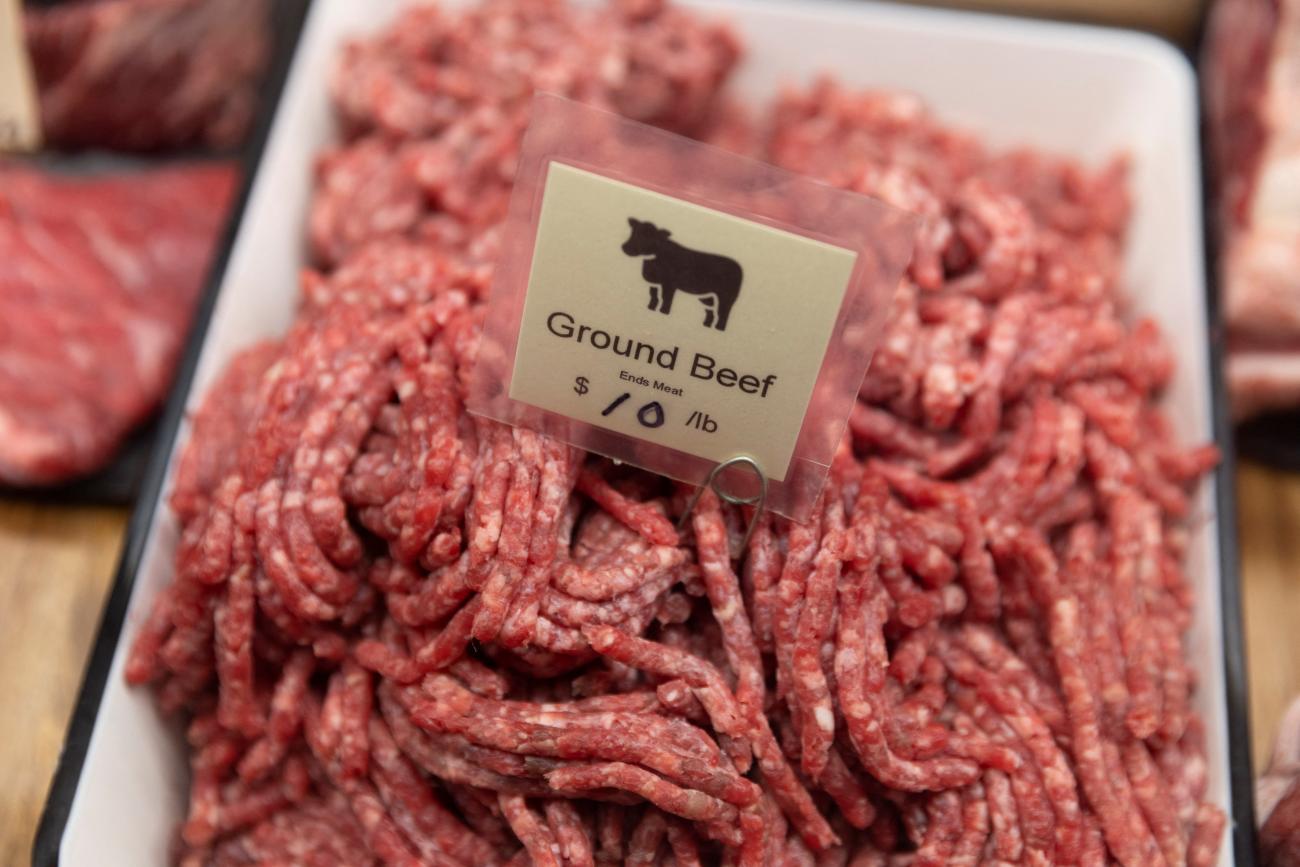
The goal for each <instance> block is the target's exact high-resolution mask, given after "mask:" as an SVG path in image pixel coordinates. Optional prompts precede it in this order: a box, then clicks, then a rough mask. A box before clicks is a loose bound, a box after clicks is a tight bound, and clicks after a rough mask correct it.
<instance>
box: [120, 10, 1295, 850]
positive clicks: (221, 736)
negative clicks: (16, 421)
mask: <svg viewBox="0 0 1300 867" xmlns="http://www.w3.org/2000/svg"><path fill="white" fill-rule="evenodd" d="M505 57H513V58H514V60H512V61H510V62H509V63H505V62H503V60H502V58H505ZM734 60H735V44H734V41H733V40H732V39H731V37H729V36H728V35H727V34H726V32H725V31H724V30H722V29H720V28H718V27H717V26H716V25H713V24H710V23H708V22H704V21H699V20H696V19H695V18H693V17H691V16H689V15H687V14H686V13H683V12H679V11H677V10H674V9H671V8H669V7H667V6H665V5H664V4H663V3H661V2H658V0H620V2H617V3H614V4H613V5H610V6H607V7H603V8H599V9H591V8H584V10H583V11H574V10H569V9H568V8H567V7H565V6H564V5H563V4H562V3H560V2H558V0H490V2H487V3H484V4H482V5H481V6H476V7H473V8H471V9H470V10H469V11H464V12H456V11H451V10H445V9H442V8H441V7H439V6H436V5H433V4H419V5H416V6H413V7H412V8H411V9H410V10H408V11H407V12H406V13H404V14H403V15H402V17H401V18H400V19H399V21H398V22H397V23H396V24H394V25H393V26H391V27H390V28H388V29H386V30H383V31H381V32H379V33H378V34H377V35H375V36H372V37H367V38H366V39H363V40H360V41H358V42H355V43H352V44H351V45H350V46H349V47H348V48H346V49H345V51H344V57H343V59H342V62H341V65H340V66H339V72H338V74H337V76H336V77H335V78H334V79H333V81H332V88H333V98H334V100H335V105H336V108H337V111H338V116H339V119H340V121H341V128H342V130H343V137H342V139H341V141H340V142H339V143H338V144H337V145H336V146H335V147H334V148H333V149H332V150H331V151H330V152H329V153H327V154H325V155H323V157H322V159H321V161H320V163H319V165H318V166H317V169H318V173H317V195H316V199H315V201H314V203H313V207H312V214H311V223H310V226H309V240H310V246H311V251H312V256H313V260H314V262H315V267H313V268H312V269H309V270H308V271H307V272H306V274H305V275H304V277H303V293H304V302H303V308H302V312H301V314H300V316H299V317H298V319H297V321H296V322H295V324H294V325H293V326H292V328H291V329H290V330H289V332H288V333H287V334H286V335H285V336H284V338H283V339H281V340H279V341H276V342H274V343H270V344H266V345H263V346H261V347H257V348H254V349H252V350H249V351H248V352H247V353H246V354H244V355H241V356H239V357H238V358H237V359H236V360H235V362H234V363H233V365H232V367H231V369H230V370H229V371H228V372H227V373H226V375H225V376H223V377H221V378H220V379H219V380H218V382H217V384H216V385H215V386H214V389H213V390H212V392H211V393H210V395H209V397H208V398H207V400H206V402H205V403H204V404H203V405H202V406H200V408H199V409H198V410H197V412H196V414H195V415H194V423H193V425H192V434H191V440H190V443H189V444H188V446H187V447H185V448H184V449H183V450H182V453H181V456H180V461H179V474H178V477H177V486H176V491H175V494H174V495H173V508H174V510H175V512H176V515H177V517H178V520H179V524H180V531H181V532H180V543H179V545H178V549H177V563H176V571H175V579H174V581H173V583H172V584H171V586H169V587H168V588H167V589H166V590H165V591H164V593H163V594H162V595H161V596H160V597H159V600H158V603H157V607H156V609H155V610H154V611H153V612H152V614H151V615H150V616H149V617H148V618H147V619H146V621H145V622H144V623H143V624H142V625H141V628H140V631H139V632H138V639H137V643H136V645H135V647H134V648H133V651H132V654H131V656H130V659H129V660H128V666H127V673H128V676H129V677H130V678H131V680H132V681H133V682H136V683H146V682H147V683H150V684H152V685H154V686H155V687H156V688H157V689H158V690H159V693H160V700H161V701H162V702H163V705H164V707H165V708H168V709H170V710H171V711H172V712H177V713H185V714H188V715H189V716H190V717H191V719H192V724H191V727H190V735H191V737H190V742H191V754H192V756H193V764H194V768H195V773H194V777H193V780H194V785H193V791H192V795H191V812H190V815H189V816H188V817H187V821H186V823H185V825H184V828H183V833H182V843H183V852H182V853H181V855H182V858H183V859H184V860H185V861H186V863H193V864H205V863H221V864H224V863H230V864H240V863H250V862H256V861H258V860H259V859H260V860H262V861H266V860H272V861H274V860H275V859H277V858H279V859H280V861H281V862H284V861H289V862H291V863H292V859H293V857H294V854H293V853H297V852H301V851H309V850H311V849H312V848H316V849H319V850H320V851H321V852H328V853H331V854H335V853H339V855H340V857H343V853H346V856H347V857H346V859H345V860H346V863H349V864H351V863H357V864H366V863H386V864H408V863H410V864H414V863H426V864H435V865H440V867H443V865H445V867H455V865H464V867H469V865H476V864H489V865H505V864H512V865H526V864H538V863H542V864H554V865H556V867H570V865H574V867H584V865H588V864H591V865H596V864H600V865H606V864H625V863H628V864H647V865H652V864H653V865H657V864H669V863H671V864H675V865H678V867H688V865H693V864H709V865H713V864H726V865H738V867H739V865H744V867H759V865H813V867H839V865H848V864H853V865H883V864H894V865H900V867H901V865H907V864H979V863H997V864H1017V863H1027V864H1050V863H1061V864H1083V865H1094V864H1095V865H1101V864H1106V863H1116V862H1118V863H1121V864H1125V865H1136V864H1158V863H1161V862H1164V863H1168V864H1171V865H1172V864H1177V863H1187V864H1205V863H1208V860H1209V859H1210V858H1212V857H1213V855H1214V854H1215V852H1217V848H1218V846H1219V845H1220V842H1221V839H1220V838H1221V836H1222V821H1223V817H1222V814H1221V813H1220V812H1218V810H1217V808H1216V807H1215V806H1214V805H1212V804H1209V803H1207V802H1206V800H1205V760H1204V744H1203V734H1202V732H1203V727H1202V726H1201V725H1200V721H1199V720H1198V719H1197V718H1196V715H1195V713H1194V712H1193V710H1192V708H1191V705H1190V695H1191V691H1192V688H1193V683H1192V680H1191V678H1190V677H1188V672H1187V671H1186V668H1185V666H1177V665H1169V664H1167V663H1171V662H1173V661H1175V660H1176V659H1177V658H1178V656H1179V653H1180V651H1179V649H1178V647H1179V644H1180V642H1181V638H1182V635H1183V632H1184V630H1185V629H1186V628H1187V625H1188V623H1189V622H1190V613H1191V609H1190V606H1191V604H1192V599H1191V597H1190V593H1189V591H1188V588H1187V585H1186V581H1185V579H1184V577H1183V575H1182V573H1181V569H1180V558H1181V554H1182V550H1183V548H1184V547H1185V539H1186V533H1187V528H1186V525H1185V524H1184V522H1185V521H1186V520H1187V517H1188V512H1189V508H1188V505H1189V497H1190V495H1191V491H1192V485H1193V484H1194V483H1195V481H1196V479H1197V478H1198V477H1199V476H1200V475H1201V474H1202V473H1204V472H1205V471H1206V470H1208V469H1209V468H1210V467H1211V466H1212V465H1213V463H1214V459H1215V455H1214V452H1213V450H1212V449H1206V448H1204V447H1199V448H1191V449H1188V448H1184V447H1182V446H1180V445H1179V444H1178V443H1177V442H1176V441H1175V440H1174V439H1173V437H1172V436H1171V435H1170V432H1169V426H1168V424H1166V423H1165V422H1163V420H1161V418H1160V416H1159V415H1158V411H1157V410H1156V409H1155V405H1156V401H1157V399H1158V397H1159V395H1160V391H1161V389H1162V387H1163V386H1164V384H1165V383H1166V382H1168V379H1169V376H1170V368H1169V360H1168V354H1167V353H1166V352H1164V351H1163V350H1162V349H1161V347H1160V344H1159V333H1158V330H1156V329H1155V328H1154V327H1153V325H1152V324H1151V323H1133V322H1132V321H1131V319H1130V317H1129V316H1128V314H1127V311H1126V310H1125V307H1124V305H1123V300H1122V299H1123V295H1122V294H1121V288H1122V287H1121V286H1120V283H1119V279H1118V276H1117V275H1118V273H1119V268H1118V256H1119V255H1120V253H1119V251H1120V247H1121V242H1122V237H1121V236H1122V231H1123V226H1124V218H1125V215H1126V209H1127V207H1128V198H1127V192H1126V188H1125V183H1124V173H1123V161H1122V160H1114V161H1110V162H1107V163H1105V164H1104V165H1102V166H1100V167H1098V168H1096V169H1093V168H1089V167H1086V166H1082V165H1079V164H1076V163H1074V162H1072V161H1069V160H1065V159H1061V158H1058V157H1054V156H1051V155H1043V154H1038V153H1035V152H1029V151H1023V150H1022V151H1015V152H1011V153H998V152H992V151H989V150H986V149H985V148H984V147H983V145H981V144H980V142H978V141H977V140H975V139H974V138H972V137H971V136H968V135H966V134H964V133H961V132H960V131H956V130H953V129H951V128H949V127H947V126H944V125H943V124H941V123H940V122H939V121H938V120H936V119H935V118H933V117H932V116H930V115H929V114H928V113H927V111H926V110H925V108H924V106H923V105H922V104H921V103H920V102H919V101H917V100H916V99H915V98H913V97H908V96H900V95H897V94H891V93H881V92H872V91H866V92H857V91H849V90H846V89H844V88H842V87H840V86H838V85H836V84H834V83H833V82H823V83H820V84H818V85H815V86H814V87H813V88H811V89H809V90H805V91H790V92H788V93H787V94H786V95H785V96H784V97H782V99H781V100H780V101H779V102H778V103H777V104H776V106H775V107H774V108H773V109H772V110H771V112H770V113H769V114H768V115H767V116H766V117H765V118H758V117H756V118H755V119H754V121H753V123H752V125H751V129H750V130H749V131H748V132H746V133H745V134H744V135H740V134H739V133H737V132H735V131H732V132H729V133H727V135H726V136H723V139H724V140H728V141H737V142H745V143H747V144H746V146H747V148H749V150H750V152H751V153H752V154H753V155H755V156H759V157H762V158H765V159H768V160H769V161H774V162H777V163H781V164H783V165H785V166H787V167H789V168H792V169H795V170H798V171H801V172H805V173H809V174H812V175H815V176H818V177H820V178H821V179H823V180H825V181H828V182H830V183H835V184H838V185H841V186H844V187H847V188H850V189H857V190H860V191H866V192H870V193H873V194H875V195H878V196H880V197H883V198H885V199H887V200H889V201H891V202H894V203H895V204H897V205H900V206H902V207H906V208H910V209H912V210H914V211H916V212H917V213H918V214H919V215H920V216H921V217H922V219H923V220H924V221H925V222H926V228H925V231H924V232H923V235H922V238H921V240H920V241H919V242H918V250H917V258H916V260H915V262H914V264H913V267H912V269H911V271H910V273H909V276H908V277H907V278H906V279H904V280H902V281H901V282H900V285H899V287H898V289H897V292H896V294H895V297H894V299H893V300H892V303H891V305H890V308H889V312H888V316H887V322H886V326H885V330H884V334H883V336H882V343H881V347H880V349H879V351H878V352H877V353H876V357H875V360H874V362H873V364H872V367H871V369H870V371H869V372H868V374H867V378H866V381H864V383H863V386H862V389H861V392H860V394H859V398H858V401H857V404H856V406H855V407H854V409H853V411H852V416H851V419H850V425H849V431H848V433H847V435H846V437H845V440H844V441H843V443H841V444H840V447H839V449H838V450H837V453H836V456H835V459H834V463H833V466H832V467H831V468H830V473H829V481H828V484H827V486H826V488H825V490H824V492H823V493H822V496H821V499H820V501H819V503H818V505H817V508H816V509H815V513H814V515H813V516H812V518H811V519H810V520H809V521H807V522H805V523H802V524H800V523H794V522H790V521H787V520H785V519H783V518H778V517H774V516H770V515H762V516H759V517H758V518H757V520H758V524H757V526H756V528H755V532H754V534H753V537H752V539H751V541H750V543H749V546H748V549H747V550H739V546H740V539H741V536H742V533H743V531H744V528H745V527H746V525H747V523H748V522H749V521H751V520H753V519H754V516H753V514H752V512H751V511H750V510H745V509H739V508H735V507H733V506H730V505H727V504H724V503H722V502H720V501H719V500H718V499H717V498H716V497H715V496H713V495H712V494H710V493H708V492H705V493H704V494H703V495H702V496H701V497H700V498H699V499H698V501H697V502H696V504H695V506H694V511H693V513H692V514H689V515H687V514H684V513H683V510H684V509H685V507H686V504H687V503H688V502H689V500H690V498H691V497H690V495H691V494H692V493H693V492H692V491H690V490H688V489H684V488H682V487H681V486H679V485H675V484H674V483H672V482H669V481H668V480H666V479H663V478H659V477H656V476H652V475H650V474H647V473H642V472H639V471H637V470H635V469H633V468H630V467H627V466H616V465H614V464H613V463H611V462H610V461H608V460H606V459H603V458H599V457H595V456H589V455H586V454H583V453H581V452H579V451H577V450H575V449H572V448H571V447H569V446H566V445H564V444H562V443H559V442H555V441H552V440H550V439H548V438H547V437H545V436H542V435H540V434H537V433H534V432H531V431H527V430H516V429H511V428H508V427H505V426H503V425H500V424H498V423H496V422H492V421H488V420H485V419H481V418H477V417H474V416H471V415H469V414H467V413H466V411H465V400H466V396H467V395H466V388H467V383H468V382H469V380H470V375H469V374H470V371H471V370H472V368H473V364H474V361H475V355H476V352H477V343H476V341H477V337H478V335H479V333H480V331H481V328H482V323H483V317H484V309H485V305H484V301H483V300H482V299H483V298H484V296H485V294H486V291H487V287H488V285H490V281H491V270H492V265H493V264H494V262H495V258H496V255H497V252H498V250H499V243H500V240H499V234H498V229H499V221H500V219H501V216H502V214H503V213H504V210H503V209H504V206H505V202H506V201H507V199H508V194H509V190H510V180H509V179H510V176H511V172H512V171H513V159H514V156H515V154H516V153H517V150H518V146H519V136H520V133H521V130H522V129H523V114H522V112H523V107H524V106H526V104H527V98H526V97H527V96H528V94H529V93H530V92H531V91H532V90H533V89H534V88H536V87H540V86H544V87H545V88H546V89H549V90H558V91H561V92H565V93H568V94H570V95H572V96H577V97H579V98H581V99H584V100H586V101H588V102H592V103H595V104H597V105H603V106H605V107H610V108H614V109H616V110H619V111H622V112H624V113H626V114H630V115H632V116H635V117H638V118H641V119H644V120H651V121H654V122H657V123H660V124H662V125H664V126H666V127H669V128H671V129H675V130H678V131H681V132H685V133H688V134H692V135H696V136H700V137H715V136H719V135H720V133H719V131H718V128H717V126H716V125H715V124H713V123H712V122H711V121H710V119H709V113H710V108H711V107H713V106H717V105H723V104H724V103H723V102H722V101H723V100H725V99H726V97H725V95H724V94H723V92H722V90H721V88H720V85H721V82H722V80H723V79H724V78H725V77H726V72H727V70H728V69H729V68H730V65H731V63H732V62H733V61H734ZM730 116H732V117H734V115H730ZM729 122H730V121H729ZM1117 597H1122V599H1123V600H1125V604H1126V605H1127V606H1129V607H1128V609H1127V610H1117V606H1116V599H1117ZM1283 818H1285V815H1284V816H1283ZM295 821H296V822H300V823H301V826H302V828H303V830H302V831H301V833H300V834H297V835H295V833H294V832H293V831H292V830H291V828H290V827H289V826H288V824H286V823H290V822H295ZM1279 821H1281V820H1279ZM331 822H332V823H333V825H334V827H331ZM1280 834H1281V831H1279V835H1280ZM324 837H328V838H329V839H319V838H324Z"/></svg>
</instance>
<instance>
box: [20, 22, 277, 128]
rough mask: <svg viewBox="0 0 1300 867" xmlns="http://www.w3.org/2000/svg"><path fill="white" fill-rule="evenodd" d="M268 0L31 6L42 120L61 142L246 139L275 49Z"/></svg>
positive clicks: (29, 31)
mask: <svg viewBox="0 0 1300 867" xmlns="http://www.w3.org/2000/svg"><path fill="white" fill-rule="evenodd" d="M269 9H270V4H269V3H268V2H267V0H71V2H64V3H59V4H57V5H53V6H48V7H38V6H32V7H29V8H27V9H26V10H25V12H24V16H23V23H24V25H25V30H26V39H27V50H28V53H29V54H30V56H31V60H32V70H33V73H34V74H35V78H36V84H37V89H38V91H39V95H40V110H41V126H42V130H43V133H44V137H45V140H46V142H47V143H48V144H50V145H51V146H54V147H60V148H86V147H96V148H113V149H117V150H130V151H157V150H171V149H176V148H193V147H206V148H215V149H224V148H231V147H234V146H236V145H238V144H239V143H240V142H242V141H243V139H244V136H245V134H246V133H247V131H248V129H249V126H250V124H251V122H252V119H253V115H254V112H255V110H256V104H257V85H258V81H259V80H260V77H261V73H262V70H263V68H264V67H265V65H266V61H267V59H268V55H269V52H270V41H271V30H270V19H269Z"/></svg>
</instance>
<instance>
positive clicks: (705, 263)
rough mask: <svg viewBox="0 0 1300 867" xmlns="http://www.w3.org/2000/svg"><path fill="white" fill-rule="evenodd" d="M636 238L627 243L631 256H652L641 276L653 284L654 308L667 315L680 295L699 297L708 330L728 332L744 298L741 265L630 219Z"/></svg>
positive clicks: (651, 297) (651, 287)
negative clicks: (734, 308)
mask: <svg viewBox="0 0 1300 867" xmlns="http://www.w3.org/2000/svg"><path fill="white" fill-rule="evenodd" d="M627 222H628V225H630V226H631V227H632V237H630V238H628V239H627V241H626V243H624V244H623V252H624V253H626V254H627V255H629V256H634V257H635V256H649V257H650V258H648V259H646V260H645V262H644V263H642V265H641V276H642V277H644V278H645V281H646V282H647V283H649V284H650V309H651V310H658V311H659V312H660V313H663V314H664V315H667V314H669V313H671V312H672V309H673V296H674V295H676V294H677V293H678V292H685V293H687V294H689V295H699V296H700V302H701V303H702V304H703V305H704V327H705V328H716V329H718V330H719V331H726V330H727V318H728V317H729V316H730V315H731V308H732V306H733V305H735V303H736V299H737V298H738V297H740V283H741V281H742V280H743V279H744V276H745V274H744V271H743V270H741V267H740V263H739V262H737V261H736V260H735V259H728V258H727V257H726V256H719V255H717V254H716V253H703V252H701V251H699V250H692V249H691V248H690V247H683V246H682V245H681V244H678V243H677V242H676V241H673V240H671V237H672V233H671V232H669V231H668V230H667V229H661V228H659V227H658V226H656V225H655V224H654V223H647V222H645V221H644V220H637V219H634V218H632V217H628V218H627Z"/></svg>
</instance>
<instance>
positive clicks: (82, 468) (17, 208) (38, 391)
mask: <svg viewBox="0 0 1300 867" xmlns="http://www.w3.org/2000/svg"><path fill="white" fill-rule="evenodd" d="M235 178H236V172H235V169H234V168H233V167H232V166H229V165H197V164H196V165H189V166H176V167H170V168H163V169H154V170H150V171H143V172H130V173H123V174H116V175H109V176H97V177H71V176H68V177H64V176H58V175H52V174H49V173H46V172H44V171H40V170H37V169H32V168H24V167H21V166H18V165H8V166H0V482H3V483H6V484H12V485H31V484H48V483H53V482H59V481H64V480H67V479H69V478H72V477H75V476H78V475H82V474H84V473H87V472H90V471H92V470H95V469H98V468H99V467H101V466H102V465H103V464H104V463H105V462H106V461H107V460H108V459H109V457H111V455H112V454H113V453H114V451H115V450H116V448H117V446H118V445H119V444H120V443H121V441H122V439H123V437H125V435H126V434H127V433H128V432H130V431H131V429H132V428H134V427H135V426H136V425H137V424H139V423H140V422H141V421H142V420H143V418H144V417H145V416H146V415H147V414H148V413H149V412H150V411H152V410H153V409H154V408H155V407H156V406H157V405H158V402H159V401H160V400H161V398H162V396H163V394H164V392H165V391H166V389H167V386H168V384H169V383H170V382H171V377H172V370H173V366H174V363H175V360H176V357H177V354H178V352H179V349H180V346H181V343H182V341H183V340H184V337H185V334H186V331H187V330H188V327H189V322H190V316H191V314H192V313H193V310H194V304H195V301H196V299H197V297H198V293H199V288H200V287H201V285H202V283H203V278H204V276H205V274H206V273H207V264H208V261H209V259H210V257H211V254H212V252H213V247H214V245H215V243H216V239H217V234H218V232H219V231H220V229H221V227H222V225H223V224H224V222H225V214H226V205H227V203H228V202H229V200H230V197H231V194H232V193H233V189H234V182H235Z"/></svg>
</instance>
